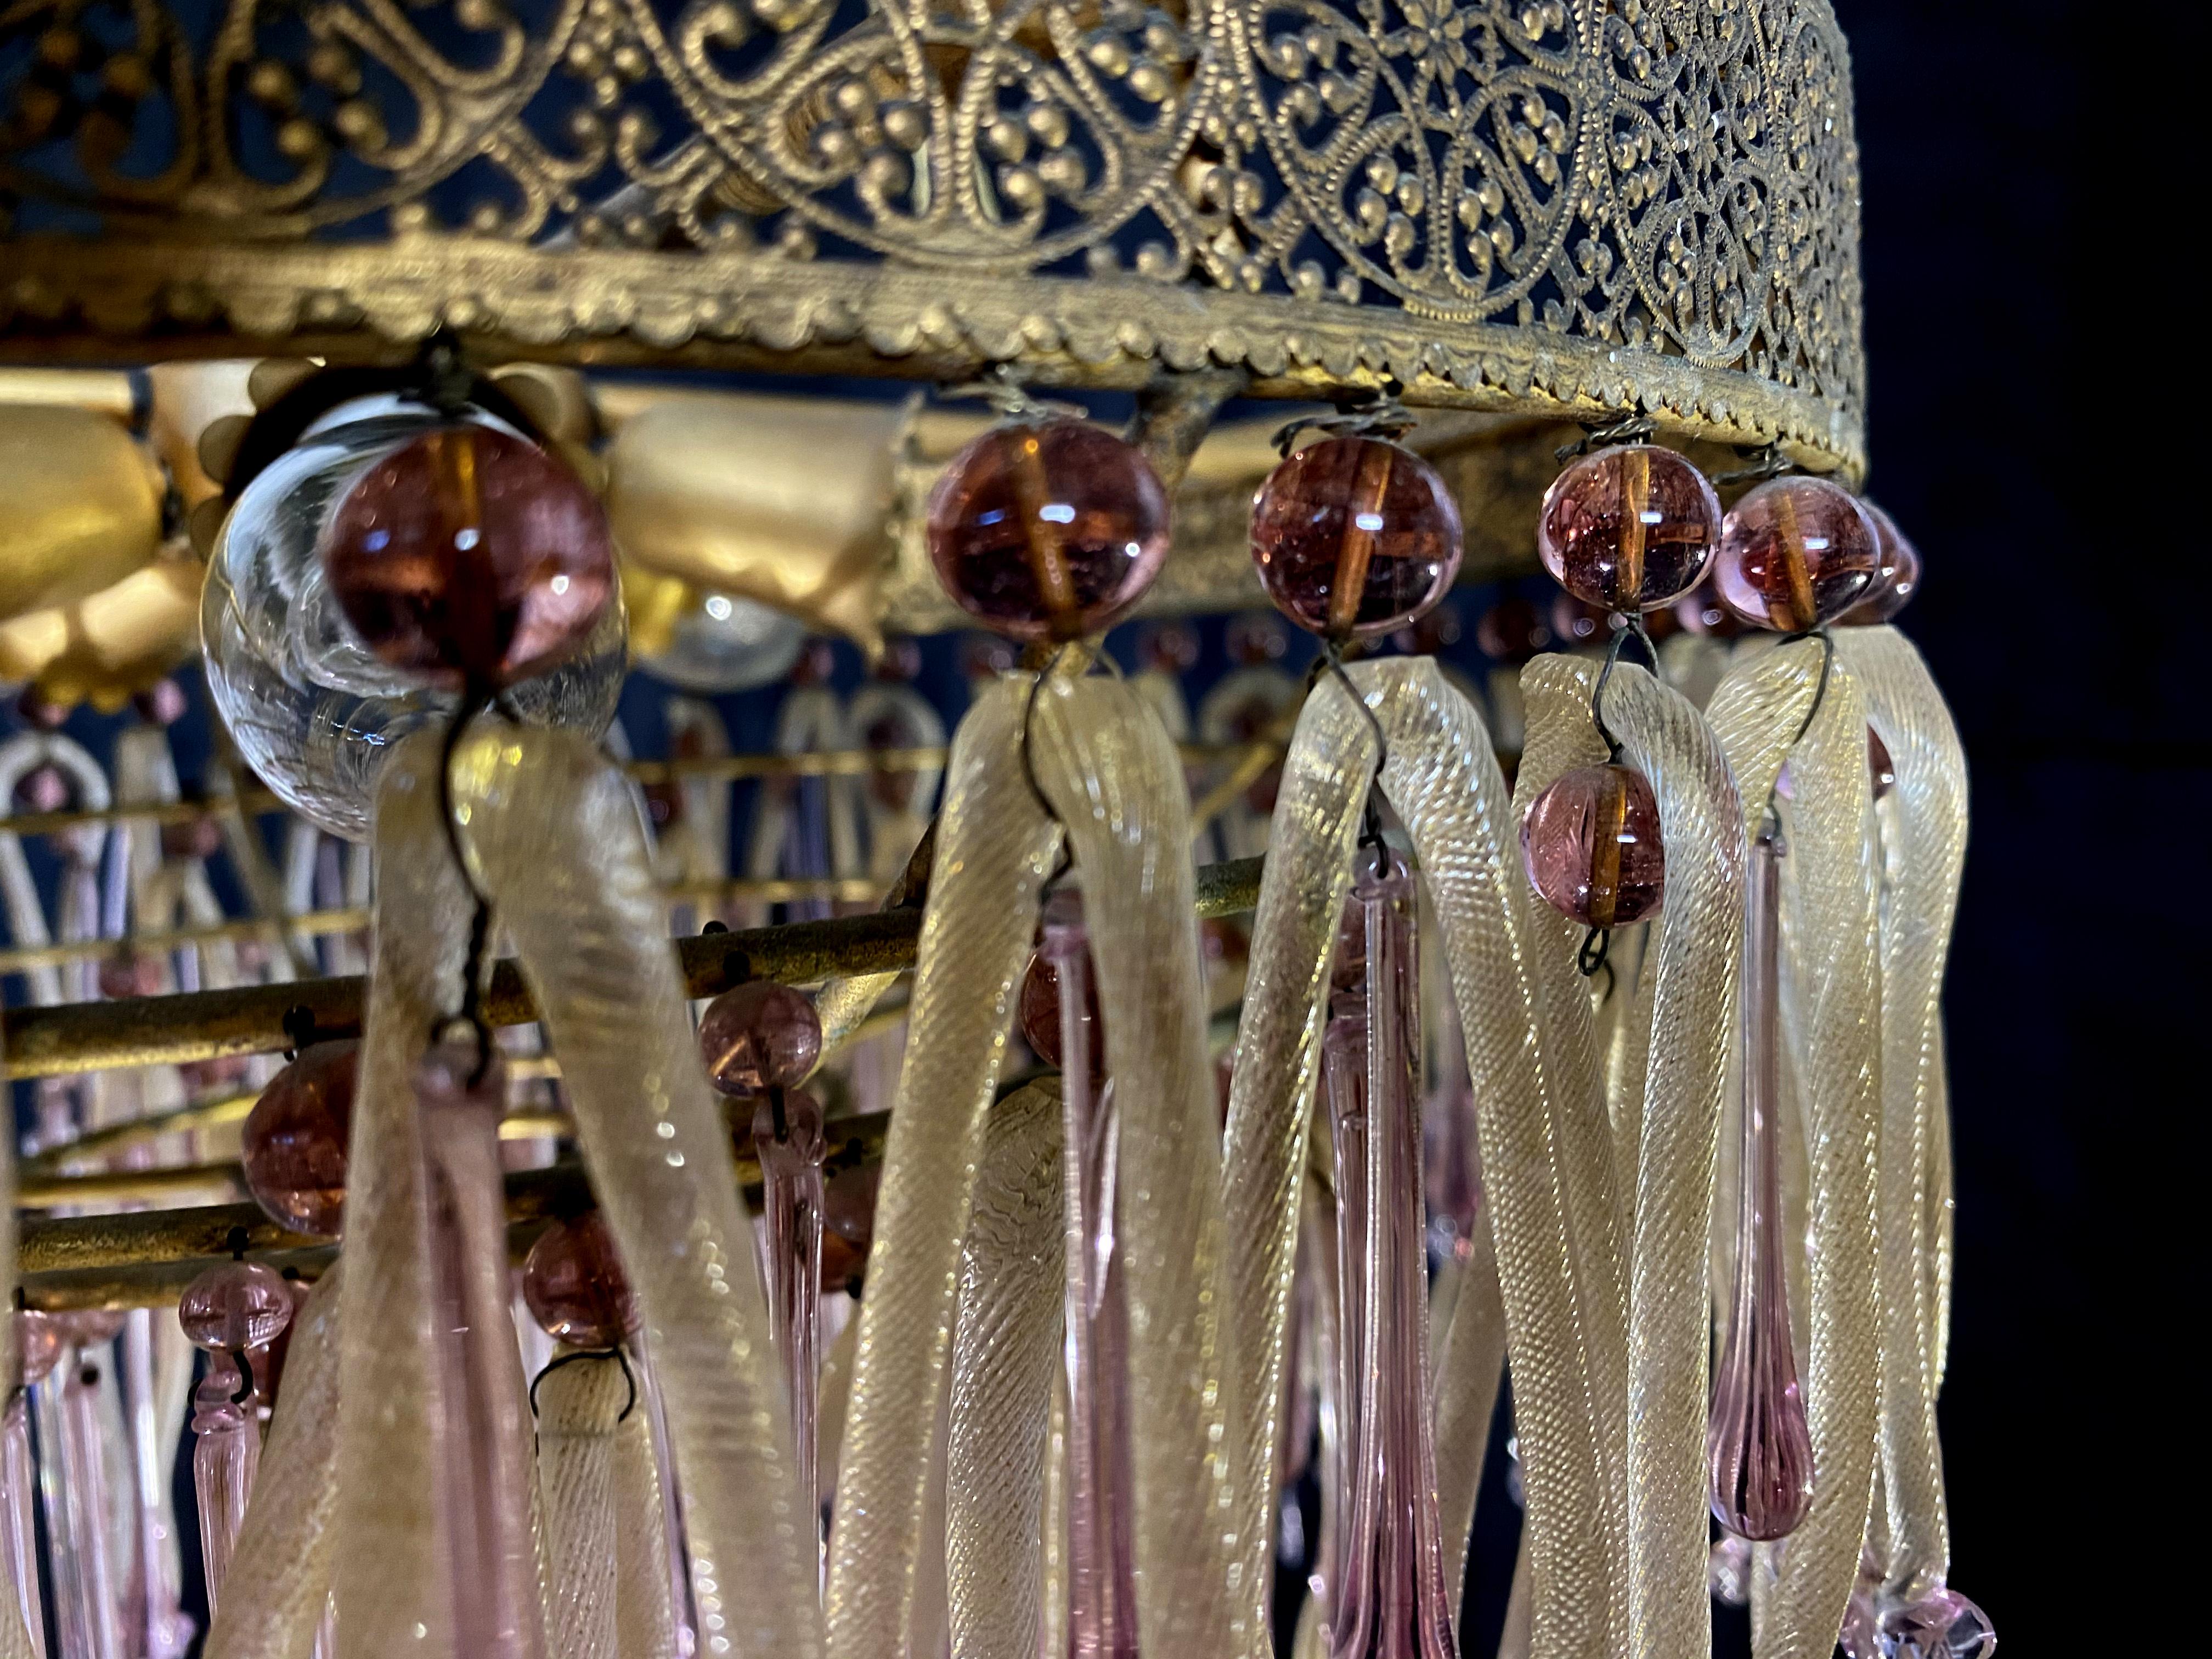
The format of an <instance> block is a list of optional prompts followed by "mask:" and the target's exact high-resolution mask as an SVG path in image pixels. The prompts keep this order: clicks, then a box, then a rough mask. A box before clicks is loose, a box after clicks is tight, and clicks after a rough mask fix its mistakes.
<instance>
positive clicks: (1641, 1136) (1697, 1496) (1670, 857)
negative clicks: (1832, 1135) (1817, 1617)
mask: <svg viewBox="0 0 2212 1659" xmlns="http://www.w3.org/2000/svg"><path fill="white" fill-rule="evenodd" d="M1526 678H1529V679H1535V680H1539V681H1541V683H1542V689H1541V690H1532V692H1531V695H1530V696H1529V699H1528V702H1529V710H1530V724H1531V730H1532V732H1539V731H1542V730H1544V729H1545V728H1546V726H1547V725H1548V723H1549V722H1550V721H1552V720H1554V719H1565V720H1573V719H1575V718H1577V716H1579V718H1580V719H1582V720H1584V721H1588V720H1589V708H1590V697H1591V695H1592V693H1593V692H1594V690H1595V688H1596V684H1597V681H1598V668H1597V665H1595V664H1593V663H1589V662H1587V661H1584V660H1583V659H1577V658H1548V659H1545V662H1544V664H1543V665H1542V667H1541V669H1539V670H1536V671H1533V672H1532V674H1531V675H1530V676H1528V677H1526ZM1563 682H1564V684H1562V683H1563ZM1562 690H1564V691H1565V694H1566V695H1565V696H1561V695H1560V692H1561V691H1562ZM1604 713H1605V719H1606V724H1607V726H1608V727H1609V728H1610V729H1611V730H1612V732H1613V734H1614V735H1615V736H1616V737H1617V738H1619V739H1620V744H1621V758H1622V759H1623V761H1625V762H1626V763H1627V764H1629V765H1631V766H1632V767H1634V768H1635V769H1637V770H1638V771H1639V772H1641V773H1642V774H1643V775H1644V777H1645V779H1646V780H1647V781H1649V782H1650V785H1651V788H1652V792H1653V793H1654V795H1655V796H1656V798H1657V800H1658V805H1659V817H1660V834H1661V840H1662V843H1663V844H1664V846H1665V848H1666V853H1667V895H1666V904H1665V907H1664V908H1663V909H1662V911H1661V913H1660V916H1659V920H1658V921H1657V922H1656V924H1655V925H1654V927H1652V928H1651V929H1650V936H1649V937H1647V938H1646V939H1644V940H1643V941H1641V944H1642V948H1641V949H1640V950H1638V951H1633V952H1632V955H1631V958H1630V961H1629V963H1626V964H1621V965H1622V966H1625V967H1632V968H1633V969H1636V970H1637V971H1636V972H1635V975H1634V979H1633V981H1632V983H1633V988H1632V990H1630V989H1628V987H1626V985H1619V986H1617V987H1616V989H1615V993H1614V994H1615V996H1616V997H1620V998H1621V999H1622V1000H1624V1001H1626V1002H1627V1003H1628V1005H1629V1006H1630V1007H1632V1008H1633V1009H1635V1010H1637V1011H1638V1012H1636V1013H1635V1014H1633V1015H1630V1016H1627V1017H1625V1018H1623V1019H1622V1020H1621V1022H1620V1036H1621V1038H1622V1042H1621V1043H1620V1048H1622V1049H1623V1050H1624V1051H1628V1052H1623V1053H1621V1054H1620V1055H1619V1056H1618V1057H1617V1064H1616V1066H1615V1067H1614V1069H1613V1085H1614V1099H1615V1111H1614V1116H1615V1121H1616V1125H1617V1127H1618V1128H1620V1130H1621V1131H1622V1132H1623V1133H1622V1135H1621V1137H1620V1138H1621V1139H1626V1140H1628V1142H1629V1145H1630V1146H1632V1148H1633V1159H1632V1168H1633V1170H1634V1184H1633V1186H1632V1188H1629V1189H1628V1193H1629V1194H1632V1200H1631V1201H1630V1204H1629V1210H1630V1214H1631V1217H1632V1220H1631V1229H1632V1231H1631V1233H1630V1239H1631V1248H1630V1251H1629V1326H1628V1329H1629V1353H1628V1425H1627V1426H1628V1527H1629V1568H1630V1574H1629V1585H1628V1591H1629V1636H1630V1648H1629V1652H1630V1653H1631V1654H1632V1655H1635V1656H1638V1659H1692V1656H1694V1659H1704V1656H1705V1655H1707V1654H1709V1653H1710V1652H1711V1647H1712V1629H1711V1599H1710V1597H1709V1595H1708V1594H1707V1592H1706V1589H1705V1557H1706V1540H1707V1536H1708V1528H1707V1524H1706V1486H1707V1470H1706V1458H1705V1415H1706V1361H1707V1357H1708V1350H1709V1347H1710V1343H1711V1307H1710V1303H1709V1300H1708V1289H1707V1285H1706V1280H1705V1268H1706V1258H1705V1239H1706V1235H1707V1232H1708V1230H1709V1227H1710V1225H1711V1215H1712V1206H1713V1166H1714V1158H1715V1152H1716V1149H1717V1143H1718V1140H1719V1133H1720V1120H1721V1105H1722V1099H1723V1090H1724V1086H1725V1084H1726V1081H1727V1075H1728V1063H1729V1043H1730V1039H1731V1034H1732V1033H1733V1032H1734V1030H1735V1005H1736V987H1737V969H1738V963H1739V962H1740V960H1741V955H1742V942H1743V870H1744V824H1743V810H1742V808H1741V805H1739V804H1738V801H1737V799H1736V793H1735V782H1734V781H1733V779H1731V777H1730V776H1729V769H1728V765H1727V763H1726V762H1725V761H1724V760H1723V757H1722V755H1721V750H1720V747H1719V745H1718V744H1717V742H1716V741H1715V740H1714V738H1713V735H1712V733H1711V731H1710V730H1709V729H1708V728H1707V726H1706V725H1705V720H1703V718H1702V717H1700V715H1699V713H1698V711H1697V710H1696V709H1695V708H1692V706H1691V705H1690V703H1689V702H1687V701H1686V699H1685V698H1683V697H1682V696H1680V695H1679V694H1678V693H1676V692H1674V691H1672V690H1668V688H1667V687H1666V686H1664V685H1662V684H1660V683H1659V682H1658V681H1657V680H1656V679H1654V678H1652V677H1651V676H1650V674H1648V673H1646V672H1645V671H1644V670H1643V669H1642V668H1639V667H1637V666H1635V665H1631V664H1622V665H1619V666H1617V667H1616V668H1615V669H1614V671H1613V674H1612V676H1611V678H1609V679H1607V682H1606V685H1605V708H1604ZM1590 736H1591V738H1593V739H1595V740H1596V741H1597V743H1598V745H1599V749H1598V753H1597V755H1596V756H1595V758H1598V759H1601V758H1602V757H1603V740H1602V739H1601V738H1598V737H1597V732H1596V729H1595V726H1594V725H1592V726H1591V728H1590ZM1624 992H1626V995H1625V996H1624V995H1623V993H1624ZM1637 1047H1641V1048H1642V1050H1643V1054H1642V1058H1641V1059H1640V1060H1638V1058H1636V1057H1635V1056H1634V1054H1633V1053H1632V1050H1633V1049H1634V1048H1637Z"/></svg>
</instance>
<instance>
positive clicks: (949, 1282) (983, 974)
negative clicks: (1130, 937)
mask: <svg viewBox="0 0 2212 1659" xmlns="http://www.w3.org/2000/svg"><path fill="white" fill-rule="evenodd" d="M1029 684H1030V683H1029V681H1028V679H1027V678H1025V677H1014V676H1008V677H1005V678H1001V679H1000V680H998V681H997V682H995V683H994V684H991V685H990V686H988V687H987V688H985V689H984V690H983V691H982V693H981V696H978V698H977V699H976V701H975V704H974V706H973V707H972V708H969V712H968V715H967V718H966V719H965V720H963V721H962V722H961V724H960V727H959V729H958V731H957V732H955V733H954V735H953V739H952V752H951V755H950V756H949V757H948V758H947V762H946V769H945V798H944V802H943V805H942V806H941V807H940V809H939V818H938V831H937V836H938V839H937V850H936V858H935V861H934V863H933V866H932V870H931V875H930V884H929V900H928V904H927V908H925V909H924V911H923V914H922V927H921V948H920V952H919V957H918V960H917V965H916V969H915V985H914V994H913V1000H912V1001H911V1003H910V1004H909V1005H908V1006H909V1012H908V1039H907V1051H906V1063H905V1066H904V1067H903V1069H902V1072H901V1073H900V1077H899V1086H898V1094H897V1097H896V1099H897V1104H896V1108H895V1109H894V1110H893V1111H892V1113H891V1124H890V1135H889V1137H888V1139H887V1140H886V1142H885V1145H884V1171H883V1180H882V1185H881V1187H880V1188H879V1190H878V1196H877V1200H876V1218H875V1237H874V1243H873V1245H872V1249H871V1250H870V1253H869V1259H868V1293H867V1296H866V1298H865V1299H863V1301H862V1302H861V1304H860V1316H859V1326H860V1335H859V1338H858V1346H857V1347H856V1349H855V1351H854V1369H853V1377H852V1382H851V1384H850V1391H849V1394H848V1399H847V1402H846V1407H845V1414H844V1435H843V1442H842V1448H841V1452H840V1456H839V1461H838V1470H837V1501H836V1516H835V1520H834V1522H833V1526H832V1529H831V1534H830V1546H829V1596H828V1604H827V1613H828V1620H829V1639H830V1644H831V1647H832V1649H833V1650H834V1651H836V1653H837V1654H838V1655H839V1656H840V1659H906V1656H907V1655H908V1652H909V1651H911V1650H912V1638H913V1628H912V1626H913V1618H914V1601H915V1576H916V1573H917V1571H918V1568H919V1565H920V1563H921V1557H922V1553H923V1550H924V1546H925V1539H924V1536H923V1534H924V1518H925V1510H926V1508H927V1489H928V1486H929V1472H930V1468H931V1465H932V1462H933V1455H934V1448H935V1445H936V1437H937V1425H938V1417H939V1403H940V1401H942V1399H943V1397H944V1389H945V1372H946V1370H947V1365H948V1361H949V1358H950V1356H951V1340H952V1323H953V1318H954V1315H955V1310H956V1300H955V1298H956V1297H957V1290H958V1283H959V1272H960V1247H961V1241H962V1240H963V1237H965V1236H966V1233H967V1231H968V1212H969V1203H970V1200H971V1196H972V1190H973V1170H974V1165H975V1158H976V1157H977V1155H978V1151H979V1148H980V1146H981V1131H982V1122H983V1117H984V1114H985V1113H986V1112H987V1110H988V1109H989V1107H990V1103H991V1098H992V1095H993V1093H994V1090H995V1088H996V1085H997V1082H998V1075H999V1068H1000V1065H1001V1064H1002V1062H1003V1061H1004V1060H1005V1057H1006V1039H1007V1036H1008V1033H1009V1030H1011V1027H1012V1018H1013V998H1014V991H1015V987H1016V983H1017V980H1018V976H1019V975H1020V973H1021V971H1022V969H1023V965H1024V963H1025V962H1026V960H1027V959H1028V956H1029V951H1030V935H1031V933H1032V931H1033V930H1034V928H1035V927H1036V894H1037V890H1038V888H1039V886H1040V885H1041V884H1042V882H1043V880H1044V878H1045V876H1046V875H1047V874H1048V872H1049V871H1050V869H1051V867H1052V862H1053V858H1054V853H1055V851H1056V850H1057V848H1058V846H1059V843H1060V833H1059V829H1058V828H1057V826H1055V825H1054V823H1053V822H1052V820H1051V819H1050V818H1049V817H1048V816H1047V815H1046V813H1045V811H1044V808H1043V807H1042V805H1040V804H1039V802H1038V800H1037V799H1036V793H1035V792H1034V791H1033V790H1032V789H1031V788H1030V783H1029V781H1028V778H1027V776H1026V775H1025V774H1024V770H1023V765H1022V756H1021V742H1022V726H1023V715H1024V711H1025V709H1026V708H1027V704H1028V700H1029Z"/></svg>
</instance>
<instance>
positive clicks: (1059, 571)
mask: <svg viewBox="0 0 2212 1659" xmlns="http://www.w3.org/2000/svg"><path fill="white" fill-rule="evenodd" d="M928 535H929V559H930V562H931V563H932V564H933V565H934V566H935V567H936V569H937V580H939V581H940V582H941V583H943V584H944V586H945V592H947V593H949V594H951V596H952V600H953V603H955V604H956V605H958V606H959V607H960V608H961V609H962V610H963V611H966V612H968V614H969V616H971V617H975V618H976V619H977V620H979V621H981V623H983V624H984V625H985V626H986V627H988V628H992V629H996V630H998V631H999V632H1000V633H1001V634H1010V635H1013V636H1014V637H1015V638H1017V639H1024V640H1046V639H1050V640H1072V639H1080V638H1082V637H1083V636H1084V635H1087V634H1096V633H1097V632H1099V631H1100V630H1101V629H1104V628H1105V627H1106V626H1107V624H1108V623H1111V622H1112V621H1113V620H1114V619H1115V617H1118V616H1120V615H1121V613H1122V612H1123V611H1127V609H1128V608H1129V607H1130V606H1131V605H1134V604H1135V603H1136V602H1137V599H1138V598H1139V596H1140V595H1141V594H1142V593H1143V592H1144V591H1145V590H1146V588H1147V587H1150V586H1152V579H1153V578H1154V577H1155V576H1157V575H1158V574H1159V573H1160V566H1161V564H1162V563H1163V562H1164V561H1165V560H1166V558H1167V555H1168V492H1167V490H1166V489H1165V487H1164V486H1163V485H1162V484H1161V483H1160V480H1159V475H1158V473H1156V472H1154V471H1152V463H1151V462H1150V461H1148V460H1146V459H1145V457H1144V454H1143V453H1142V452H1141V451H1139V449H1138V448H1137V447H1135V446H1134V445H1133V444H1127V443H1124V442H1123V441H1121V439H1119V438H1117V437H1115V435H1113V434H1112V433H1110V432H1107V431H1105V430H1103V428H1098V427H1095V426H1092V425H1091V424H1090V423H1089V422H1085V421H1077V420H1066V419H1055V420H1048V421H1042V422H1036V423H1033V424H1026V423H1025V424H1010V425H1005V426H999V427H994V428H992V429H991V430H990V431H988V432H986V433H985V434H984V435H982V436H981V437H980V438H978V439H976V440H975V441H974V442H973V443H971V444H969V446H968V447H966V448H965V449H963V450H962V451H961V452H960V453H958V454H957V455H955V456H954V457H953V458H952V460H951V465H948V466H947V467H946V468H945V473H944V476H943V477H940V478H939V479H938V481H937V486H936V488H935V489H933V490H931V491H930V495H929V524H928Z"/></svg>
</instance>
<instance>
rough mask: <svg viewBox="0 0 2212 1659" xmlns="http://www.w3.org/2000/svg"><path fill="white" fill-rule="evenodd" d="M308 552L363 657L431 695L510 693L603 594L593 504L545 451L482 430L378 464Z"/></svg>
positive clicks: (424, 444) (605, 550)
mask: <svg viewBox="0 0 2212 1659" xmlns="http://www.w3.org/2000/svg"><path fill="white" fill-rule="evenodd" d="M319 553H320V556H321V558H322V562H323V569H324V572H325V574H326V575H327V577H328V578H329V580H330V587H331V593H332V594H333V595H335V596H336V598H337V601H338V604H339V605H340V606H341V607H342V608H343V611H345V615H346V620H347V621H349V622H350V623H352V624H353V625H354V628H355V629H356V630H357V631H358V632H359V633H360V635H361V636H362V640H363V641H365V642H366V643H367V645H368V648H369V649H370V650H372V651H374V653H376V654H377V655H378V656H379V657H380V658H382V659H384V660H385V661H386V662H388V663H391V664H392V665H394V666H396V667H399V668H404V669H410V670H412V671H415V672H416V673H420V674H422V675H423V676H424V677H425V678H428V679H430V680H431V681H432V682H434V683H435V684H452V685H460V684H478V685H486V686H492V687H499V686H505V685H511V684H513V683H514V682H515V681H517V680H519V679H523V678H527V677H528V676H530V675H532V674H535V673H538V672H540V671H543V670H544V669H547V668H550V667H552V666H554V665H556V664H557V663H559V662H561V661H562V660H563V659H566V658H568V657H570V656H573V655H574V653H576V652H577V651H578V650H579V649H580V647H582V646H583V644H584V641H585V640H586V638H587V637H588V636H589V635H590V634H591V631H592V627H593V625H594V624H595V623H597V622H598V621H599V613H600V612H601V611H604V610H605V608H606V606H607V605H608V603H609V602H610V601H611V599H613V597H614V594H615V562H614V542H613V540H612V538H610V537H609V535H608V534H607V520H606V514H605V513H603V512H602V511H601V510H600V507H599V498H598V497H597V496H595V495H592V492H591V490H590V489H587V488H586V486H585V484H584V483H583V481H582V480H581V479H580V478H579V477H576V475H575V474H574V472H572V471H569V470H568V467H567V466H565V465H562V462H561V461H560V460H559V459H556V457H555V456H554V455H552V454H551V453H549V452H547V451H545V450H544V449H541V448H539V447H538V446H537V445H536V444H534V443H532V442H531V441H529V440H528V439H526V438H520V437H516V436H514V435H512V434H509V433H506V432H501V431H499V430H497V429H495V428H491V427H485V426H454V427H441V428H438V429H437V430H435V431H432V432H426V433H424V434H423V435H422V436H421V437H419V438H416V440H415V441H413V442H411V443H409V444H405V445H404V446H402V447H400V448H398V449H397V450H394V451H393V452H392V453H390V454H388V455H386V456H384V457H383V458H382V459H379V460H378V461H376V462H375V463H374V465H371V466H370V467H369V468H368V471H365V472H364V473H362V476H361V477H360V479H359V480H358V482H356V483H355V484H354V486H353V487H352V488H351V489H349V490H348V491H347V492H346V494H345V495H344V496H343V499H341V500H340V501H339V502H338V504H337V507H336V508H334V509H333V510H332V512H331V517H330V520H329V522H328V524H327V525H326V526H325V528H324V531H323V535H322V540H321V543H320V546H319Z"/></svg>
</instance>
